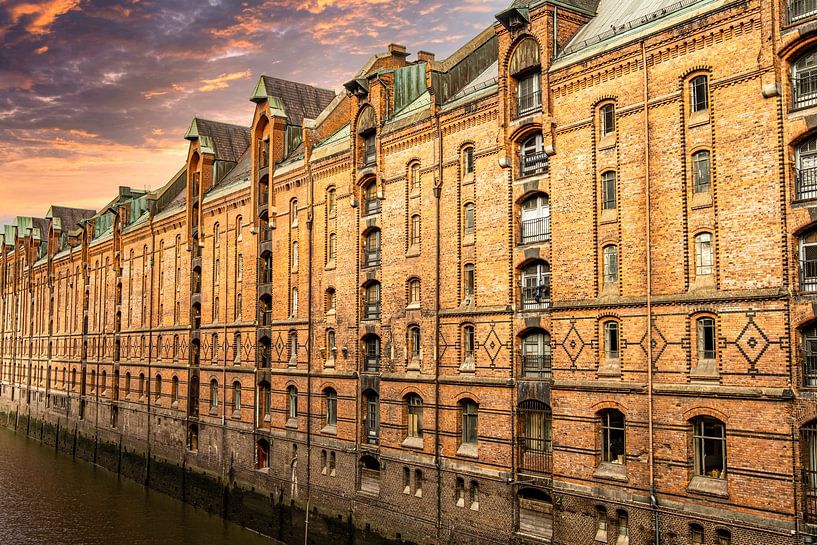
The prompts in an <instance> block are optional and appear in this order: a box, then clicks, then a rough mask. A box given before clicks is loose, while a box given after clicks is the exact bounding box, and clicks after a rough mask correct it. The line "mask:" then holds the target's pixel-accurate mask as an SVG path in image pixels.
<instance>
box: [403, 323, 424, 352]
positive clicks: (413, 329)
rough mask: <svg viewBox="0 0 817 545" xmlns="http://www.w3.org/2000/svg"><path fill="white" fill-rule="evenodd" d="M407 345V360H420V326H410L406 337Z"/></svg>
mask: <svg viewBox="0 0 817 545" xmlns="http://www.w3.org/2000/svg"><path fill="white" fill-rule="evenodd" d="M406 340H407V344H408V352H409V360H413V359H419V358H420V348H421V344H420V326H416V325H413V326H410V327H409V328H408V334H407V335H406Z"/></svg>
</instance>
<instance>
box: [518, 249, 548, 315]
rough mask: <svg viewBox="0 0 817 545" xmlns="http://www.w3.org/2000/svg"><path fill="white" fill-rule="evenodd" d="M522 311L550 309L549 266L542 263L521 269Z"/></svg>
mask: <svg viewBox="0 0 817 545" xmlns="http://www.w3.org/2000/svg"><path fill="white" fill-rule="evenodd" d="M521 281H522V286H521V288H522V310H536V309H544V308H548V307H550V265H548V264H547V263H545V262H544V261H538V262H535V263H532V264H530V265H528V266H527V267H525V268H524V269H522V275H521Z"/></svg>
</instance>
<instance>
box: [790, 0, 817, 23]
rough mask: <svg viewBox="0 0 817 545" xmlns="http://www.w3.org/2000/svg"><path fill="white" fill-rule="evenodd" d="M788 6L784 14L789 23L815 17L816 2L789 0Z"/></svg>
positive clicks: (815, 0) (810, 0)
mask: <svg viewBox="0 0 817 545" xmlns="http://www.w3.org/2000/svg"><path fill="white" fill-rule="evenodd" d="M788 4H789V5H788V6H787V7H786V14H787V15H788V22H789V23H793V22H795V21H799V20H801V19H805V18H807V17H811V16H812V15H817V0H789V2H788Z"/></svg>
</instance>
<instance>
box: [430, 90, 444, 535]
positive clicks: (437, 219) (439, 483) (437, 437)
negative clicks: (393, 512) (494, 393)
mask: <svg viewBox="0 0 817 545" xmlns="http://www.w3.org/2000/svg"><path fill="white" fill-rule="evenodd" d="M432 104H433V105H432V108H433V109H434V123H435V125H436V128H437V150H436V154H437V183H436V184H434V213H435V237H436V248H435V252H434V275H435V280H434V285H435V286H437V288H436V290H434V466H435V469H436V472H437V543H439V542H440V539H441V537H442V509H443V506H442V467H441V465H440V195H441V193H442V183H443V129H442V125H441V124H440V111H439V108H438V106H437V105H436V100H435V101H434V102H432Z"/></svg>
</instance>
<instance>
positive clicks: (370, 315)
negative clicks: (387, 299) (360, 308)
mask: <svg viewBox="0 0 817 545" xmlns="http://www.w3.org/2000/svg"><path fill="white" fill-rule="evenodd" d="M364 306H365V309H364V313H363V316H364V319H366V320H378V319H380V282H377V281H373V282H370V283H369V284H367V285H366V287H365V288H364Z"/></svg>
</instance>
